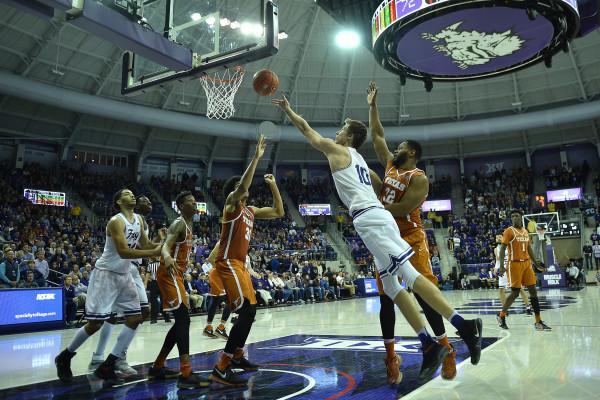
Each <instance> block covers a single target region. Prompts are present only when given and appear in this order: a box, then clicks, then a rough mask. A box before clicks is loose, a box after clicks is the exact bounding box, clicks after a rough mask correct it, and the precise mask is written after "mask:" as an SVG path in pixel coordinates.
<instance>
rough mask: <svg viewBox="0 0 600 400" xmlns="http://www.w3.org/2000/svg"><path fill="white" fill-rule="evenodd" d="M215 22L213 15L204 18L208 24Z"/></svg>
mask: <svg viewBox="0 0 600 400" xmlns="http://www.w3.org/2000/svg"><path fill="white" fill-rule="evenodd" d="M215 22H216V19H215V17H213V16H212V15H211V16H210V17H208V18H206V23H207V24H208V26H213V25H214V24H215Z"/></svg>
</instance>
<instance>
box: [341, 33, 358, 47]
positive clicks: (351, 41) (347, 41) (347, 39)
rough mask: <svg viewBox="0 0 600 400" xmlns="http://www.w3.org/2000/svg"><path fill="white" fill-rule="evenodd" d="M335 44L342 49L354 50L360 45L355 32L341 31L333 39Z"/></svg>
mask: <svg viewBox="0 0 600 400" xmlns="http://www.w3.org/2000/svg"><path fill="white" fill-rule="evenodd" d="M335 43H336V44H337V45H338V47H341V48H342V49H354V48H356V47H358V45H359V44H360V36H358V33H356V32H355V31H341V32H340V33H338V34H337V36H336V37H335Z"/></svg>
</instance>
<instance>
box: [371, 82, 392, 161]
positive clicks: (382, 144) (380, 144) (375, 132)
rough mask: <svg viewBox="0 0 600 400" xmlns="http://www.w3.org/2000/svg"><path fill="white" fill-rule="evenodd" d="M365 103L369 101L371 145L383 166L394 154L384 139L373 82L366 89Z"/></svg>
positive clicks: (375, 87) (375, 88) (375, 86)
mask: <svg viewBox="0 0 600 400" xmlns="http://www.w3.org/2000/svg"><path fill="white" fill-rule="evenodd" d="M367 103H369V129H370V131H371V136H373V146H374V147H375V153H376V154H377V159H378V160H379V162H380V163H381V164H382V165H383V166H384V167H385V166H387V163H388V161H390V160H391V159H392V158H393V157H394V156H393V154H392V152H391V151H390V149H389V148H388V145H387V143H386V141H385V136H384V134H383V125H381V121H380V120H379V111H378V110H377V85H376V84H375V82H371V83H370V84H369V89H367Z"/></svg>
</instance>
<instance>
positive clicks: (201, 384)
mask: <svg viewBox="0 0 600 400" xmlns="http://www.w3.org/2000/svg"><path fill="white" fill-rule="evenodd" d="M209 386H210V381H209V380H206V379H202V378H201V377H200V376H199V375H196V374H190V376H188V377H187V378H184V377H183V375H179V378H177V387H178V388H179V389H200V388H207V387H209Z"/></svg>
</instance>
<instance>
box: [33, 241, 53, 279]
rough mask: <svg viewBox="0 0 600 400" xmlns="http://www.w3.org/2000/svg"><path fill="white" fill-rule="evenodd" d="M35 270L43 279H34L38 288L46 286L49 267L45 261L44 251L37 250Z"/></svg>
mask: <svg viewBox="0 0 600 400" xmlns="http://www.w3.org/2000/svg"><path fill="white" fill-rule="evenodd" d="M35 269H36V271H38V272H39V273H40V275H41V276H42V278H41V279H43V282H42V280H41V279H38V278H36V282H38V285H40V287H45V286H46V279H48V275H49V274H50V267H49V266H48V261H46V254H45V252H44V249H39V250H38V252H37V258H36V259H35Z"/></svg>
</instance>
